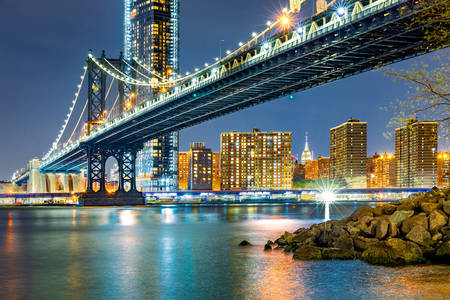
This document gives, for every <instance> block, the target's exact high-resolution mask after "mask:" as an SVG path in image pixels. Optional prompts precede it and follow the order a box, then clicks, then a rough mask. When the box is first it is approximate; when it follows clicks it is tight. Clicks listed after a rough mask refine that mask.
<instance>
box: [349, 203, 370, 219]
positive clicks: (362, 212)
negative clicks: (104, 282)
mask: <svg viewBox="0 0 450 300" xmlns="http://www.w3.org/2000/svg"><path fill="white" fill-rule="evenodd" d="M365 216H368V217H373V209H372V208H371V207H368V206H363V207H360V208H358V209H357V210H356V211H355V212H354V213H353V214H352V215H351V216H350V219H351V220H352V221H359V220H361V218H362V217H365Z"/></svg>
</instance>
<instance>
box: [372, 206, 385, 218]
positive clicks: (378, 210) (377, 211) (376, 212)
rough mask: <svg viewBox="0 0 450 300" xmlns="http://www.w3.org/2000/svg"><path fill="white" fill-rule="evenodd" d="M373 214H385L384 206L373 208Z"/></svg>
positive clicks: (377, 215)
mask: <svg viewBox="0 0 450 300" xmlns="http://www.w3.org/2000/svg"><path fill="white" fill-rule="evenodd" d="M373 215H374V216H375V217H379V216H382V215H384V211H383V206H377V207H375V208H374V209H373Z"/></svg>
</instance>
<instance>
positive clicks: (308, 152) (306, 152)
mask: <svg viewBox="0 0 450 300" xmlns="http://www.w3.org/2000/svg"><path fill="white" fill-rule="evenodd" d="M311 160H313V157H312V153H311V150H309V145H308V134H306V142H305V150H303V153H302V165H305V164H306V162H307V161H311Z"/></svg>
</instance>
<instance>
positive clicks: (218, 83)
mask: <svg viewBox="0 0 450 300" xmlns="http://www.w3.org/2000/svg"><path fill="white" fill-rule="evenodd" d="M389 3H391V4H390V5H386V6H384V7H383V9H379V10H376V11H375V12H374V13H371V14H369V15H365V16H364V17H361V18H355V19H354V20H353V19H352V20H351V21H350V22H348V23H347V24H346V26H345V27H341V26H336V28H334V29H333V30H327V31H326V32H325V33H323V34H316V35H312V37H311V38H309V39H307V40H304V41H301V42H298V43H296V44H294V45H286V46H283V45H282V44H281V46H279V49H278V51H277V52H276V55H264V56H261V57H259V58H257V60H255V62H254V63H252V64H248V65H247V64H241V65H237V66H236V67H232V68H231V67H229V68H228V69H226V71H224V72H223V74H221V75H222V76H221V77H220V78H219V79H214V80H213V79H211V80H206V81H205V83H204V84H200V85H198V86H197V87H195V88H188V89H187V91H186V92H184V93H181V94H180V95H179V96H177V97H176V98H174V99H173V100H170V101H153V102H152V103H151V104H150V105H147V104H146V103H144V104H140V105H138V106H137V107H136V108H135V109H133V110H132V111H128V112H125V113H124V114H122V115H121V116H119V117H117V118H116V120H113V123H112V124H113V125H110V124H109V125H107V124H105V125H103V126H99V127H97V129H98V130H94V132H92V134H91V135H89V136H88V137H86V138H85V139H84V140H82V141H81V142H79V144H78V145H74V146H73V147H72V148H70V150H67V151H65V152H63V153H61V154H59V155H57V156H56V157H54V158H52V159H49V160H48V161H45V162H44V165H43V167H42V168H43V169H44V170H79V169H81V168H83V167H85V166H86V162H88V165H91V164H92V162H93V161H94V160H98V161H103V162H104V161H106V160H105V159H104V158H103V157H101V158H99V156H98V155H97V157H91V155H92V154H94V153H96V152H95V151H97V154H98V151H100V150H101V149H124V147H125V148H126V147H134V148H133V149H136V150H137V149H139V147H140V146H141V145H142V144H143V143H144V142H145V141H148V140H151V139H155V138H158V137H160V136H163V135H164V134H168V133H170V132H173V131H179V130H181V129H184V128H186V127H190V126H193V125H196V124H199V123H201V122H204V121H207V120H211V119H214V118H217V117H220V116H223V115H226V114H229V113H232V112H235V111H238V110H242V109H245V108H247V107H251V106H254V105H257V104H260V103H264V102H267V101H270V100H273V99H277V98H279V97H282V96H286V95H290V94H292V93H295V92H299V91H303V90H306V89H309V88H312V87H316V86H319V85H322V84H326V83H329V82H332V81H335V80H338V79H341V78H345V77H349V76H352V75H355V74H358V73H361V72H365V71H368V70H372V69H374V68H376V67H379V66H381V65H387V64H390V63H394V62H397V61H400V60H404V59H407V58H410V57H414V56H417V55H421V54H423V53H425V52H426V50H424V49H426V47H424V46H425V44H426V43H427V42H426V40H425V39H424V38H423V36H424V33H423V32H424V28H422V27H421V26H420V25H419V24H417V25H416V26H414V27H412V26H409V25H408V23H410V21H411V19H412V18H413V17H414V16H415V14H417V13H418V12H417V11H415V10H414V9H415V8H416V7H415V5H416V3H415V2H414V1H403V0H392V1H390V2H389ZM321 18H323V16H321V15H319V16H317V17H316V19H317V20H318V22H319V21H320V20H321ZM288 34H294V33H292V32H291V33H288ZM283 38H284V37H283V36H279V37H275V38H274V39H272V40H270V41H268V44H269V47H270V49H273V48H275V47H277V44H280V43H279V40H280V39H283ZM255 47H259V45H258V46H255ZM254 50H255V49H249V50H248V51H247V53H243V54H242V55H241V57H245V55H248V54H249V53H251V52H252V51H254ZM241 57H236V58H233V59H234V60H239V59H241V60H243V59H242V58H241ZM232 61H233V60H232ZM232 61H231V62H230V64H229V65H230V66H231V63H232ZM185 84H186V85H188V86H189V84H190V83H185ZM89 147H90V149H93V150H92V151H93V152H89V151H86V150H85V149H88V148H89ZM94 156H95V155H94ZM100 156H101V155H100ZM105 157H106V156H105ZM95 163H97V161H96V162H95ZM132 163H135V162H132ZM100 166H102V168H103V169H104V166H103V165H102V164H100ZM88 169H90V170H91V175H90V177H89V178H90V180H92V182H94V181H95V182H97V181H99V180H100V181H101V180H102V179H101V178H100V179H99V177H98V173H101V177H103V178H104V173H102V171H101V170H100V171H98V170H96V169H95V170H94V168H91V167H89V168H88ZM103 172H104V171H103Z"/></svg>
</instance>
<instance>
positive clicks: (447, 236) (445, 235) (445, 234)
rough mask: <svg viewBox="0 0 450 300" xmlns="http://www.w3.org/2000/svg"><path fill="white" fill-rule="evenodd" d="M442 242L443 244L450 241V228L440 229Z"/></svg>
mask: <svg viewBox="0 0 450 300" xmlns="http://www.w3.org/2000/svg"><path fill="white" fill-rule="evenodd" d="M440 231H441V233H442V240H443V241H444V242H448V241H450V226H445V227H442V228H441V230H440Z"/></svg>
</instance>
